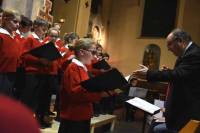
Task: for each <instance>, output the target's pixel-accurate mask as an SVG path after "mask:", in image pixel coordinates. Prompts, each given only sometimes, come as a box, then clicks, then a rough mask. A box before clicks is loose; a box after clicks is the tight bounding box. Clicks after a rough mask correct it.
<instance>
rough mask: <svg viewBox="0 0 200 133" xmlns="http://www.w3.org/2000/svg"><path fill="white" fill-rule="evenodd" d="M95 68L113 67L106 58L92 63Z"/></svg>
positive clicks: (106, 68)
mask: <svg viewBox="0 0 200 133" xmlns="http://www.w3.org/2000/svg"><path fill="white" fill-rule="evenodd" d="M92 66H93V68H96V69H104V70H108V69H110V68H111V66H110V65H109V64H108V62H106V61H105V60H104V59H103V60H101V61H98V62H97V63H95V64H93V65H92Z"/></svg>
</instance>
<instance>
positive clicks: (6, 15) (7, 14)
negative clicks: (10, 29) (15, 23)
mask: <svg viewBox="0 0 200 133" xmlns="http://www.w3.org/2000/svg"><path fill="white" fill-rule="evenodd" d="M14 18H16V19H18V20H19V21H20V14H19V12H18V11H16V10H11V9H6V10H4V11H3V15H2V19H14Z"/></svg>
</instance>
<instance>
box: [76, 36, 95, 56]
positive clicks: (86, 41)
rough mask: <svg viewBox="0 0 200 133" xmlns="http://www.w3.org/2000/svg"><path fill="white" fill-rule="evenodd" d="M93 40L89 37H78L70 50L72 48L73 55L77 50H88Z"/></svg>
mask: <svg viewBox="0 0 200 133" xmlns="http://www.w3.org/2000/svg"><path fill="white" fill-rule="evenodd" d="M94 43H95V42H94V41H93V40H92V39H90V38H81V39H79V40H78V41H77V42H76V43H75V45H74V46H73V48H72V50H74V52H75V55H77V54H78V52H79V51H80V50H81V49H83V50H88V49H90V48H91V47H92V45H93V44H94Z"/></svg>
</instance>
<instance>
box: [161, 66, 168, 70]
mask: <svg viewBox="0 0 200 133" xmlns="http://www.w3.org/2000/svg"><path fill="white" fill-rule="evenodd" d="M161 70H162V71H165V70H170V69H169V67H167V66H165V65H163V66H162V69H161Z"/></svg>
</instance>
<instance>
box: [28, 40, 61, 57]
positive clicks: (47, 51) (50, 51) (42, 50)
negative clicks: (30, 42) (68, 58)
mask: <svg viewBox="0 0 200 133" xmlns="http://www.w3.org/2000/svg"><path fill="white" fill-rule="evenodd" d="M29 53H30V54H31V55H33V56H35V57H38V58H44V59H47V60H49V61H53V60H56V59H58V58H60V57H62V56H61V54H60V53H59V51H58V49H57V48H56V47H55V45H54V43H53V42H48V43H47V44H44V45H42V46H40V47H37V48H35V49H33V50H31V51H29Z"/></svg>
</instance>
